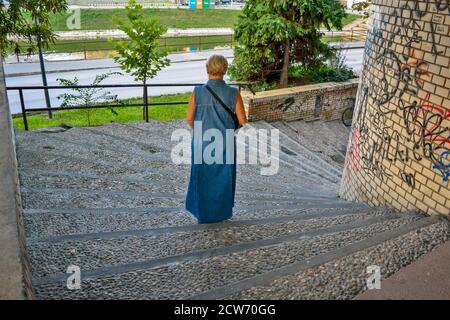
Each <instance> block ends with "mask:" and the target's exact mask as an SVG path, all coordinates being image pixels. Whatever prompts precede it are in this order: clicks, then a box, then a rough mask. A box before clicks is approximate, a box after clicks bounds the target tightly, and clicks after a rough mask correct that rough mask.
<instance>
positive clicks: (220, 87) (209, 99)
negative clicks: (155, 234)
mask: <svg viewBox="0 0 450 320" xmlns="http://www.w3.org/2000/svg"><path fill="white" fill-rule="evenodd" d="M227 69H228V62H227V60H226V59H225V57H223V56H220V55H213V56H211V57H210V58H209V59H208V61H207V62H206V72H207V73H208V79H209V80H208V81H207V82H206V85H208V86H209V88H210V89H212V90H213V91H214V92H215V94H216V95H217V96H218V97H219V98H220V99H221V100H222V101H223V102H224V103H225V105H226V106H227V107H229V108H230V109H231V110H232V111H233V112H235V113H236V115H237V117H238V119H239V123H240V124H241V125H244V124H245V123H246V122H247V118H246V115H245V111H244V104H243V102H242V97H241V95H240V93H239V90H238V89H237V88H234V87H231V86H229V85H227V84H226V83H225V81H224V80H223V77H224V75H225V74H226V72H227ZM187 123H188V125H189V126H190V127H191V128H193V129H194V130H193V135H192V137H193V138H192V158H191V160H192V162H191V177H190V180H189V186H188V191H187V195H186V209H187V210H188V211H189V212H191V213H192V214H193V215H194V216H195V217H196V218H197V221H198V223H212V222H219V221H223V220H226V219H229V218H231V216H232V214H233V213H232V210H233V206H234V193H235V189H236V153H235V150H236V141H235V137H234V132H233V131H232V130H233V129H234V122H233V119H232V117H231V116H230V115H229V114H228V113H227V112H226V110H224V108H223V106H222V105H221V104H220V102H219V101H218V100H217V99H216V98H215V97H214V96H213V95H212V93H211V92H210V91H209V90H208V89H207V87H206V86H205V85H203V86H198V87H195V89H194V92H192V96H191V99H190V101H189V105H188V112H187ZM194 124H195V125H194ZM209 129H213V130H209ZM214 129H215V130H214ZM227 129H228V134H229V133H230V132H231V133H232V143H231V146H230V144H229V143H228V144H227V143H225V141H226V136H227ZM207 130H209V133H211V132H215V133H218V132H220V134H221V136H222V138H223V139H221V140H222V141H223V143H222V146H223V148H216V149H214V150H215V151H214V152H213V153H214V154H213V156H214V159H218V158H221V159H223V161H216V162H213V163H211V161H203V160H206V159H203V158H204V156H205V154H207V152H206V151H210V150H211V147H209V148H208V143H205V142H204V141H203V140H204V138H203V137H206V136H208V132H207V133H206V134H205V132H206V131H207ZM230 130H231V131H230ZM210 138H211V139H210V141H211V142H210V143H213V142H217V141H215V140H216V139H217V138H212V137H210ZM205 140H208V139H205ZM219 145H220V144H219ZM206 148H208V149H207V150H205V149H206ZM218 149H219V150H218ZM222 152H223V154H216V153H222ZM200 153H201V154H200ZM218 156H219V157H218ZM194 159H195V160H194ZM198 159H200V160H201V161H200V162H199V161H198ZM226 159H232V161H225V160H226Z"/></svg>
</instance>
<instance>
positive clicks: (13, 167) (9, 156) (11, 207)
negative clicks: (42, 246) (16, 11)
mask: <svg viewBox="0 0 450 320" xmlns="http://www.w3.org/2000/svg"><path fill="white" fill-rule="evenodd" d="M4 80H5V78H4V72H3V61H2V60H1V59H0V299H25V298H32V297H33V290H32V287H31V273H30V268H29V263H28V258H27V253H26V247H25V234H24V229H23V222H22V210H21V201H20V192H19V183H18V175H17V161H16V153H15V147H14V132H13V130H12V123H11V122H12V121H11V114H10V112H9V107H8V98H7V95H6V88H5V81H4Z"/></svg>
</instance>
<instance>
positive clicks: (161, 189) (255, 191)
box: [20, 171, 337, 199]
mask: <svg viewBox="0 0 450 320" xmlns="http://www.w3.org/2000/svg"><path fill="white" fill-rule="evenodd" d="M20 181H21V186H22V187H25V188H26V187H31V188H49V189H56V188H62V189H89V190H94V191H95V190H100V191H105V190H111V191H138V192H150V193H174V194H180V195H184V194H185V193H186V190H187V179H186V181H185V182H183V183H179V182H176V181H175V182H171V181H161V180H145V179H130V178H119V177H117V178H114V177H109V176H97V175H90V174H82V173H67V172H66V173H58V172H48V171H39V172H36V171H34V172H33V173H28V172H22V173H21V175H20ZM299 194H302V195H303V196H306V195H308V196H309V197H313V198H323V199H332V198H336V197H337V195H336V194H335V193H331V192H328V193H326V192H320V193H319V192H310V191H309V192H308V191H304V192H301V193H300V192H299V190H297V191H296V192H291V191H290V190H286V189H281V188H271V189H268V188H267V186H265V185H262V186H260V185H257V184H251V183H249V182H247V181H242V178H239V179H238V183H237V188H236V195H237V196H238V197H240V196H243V197H249V196H252V197H261V196H263V197H266V198H287V197H291V198H292V197H295V196H298V195H299Z"/></svg>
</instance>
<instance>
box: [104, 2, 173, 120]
mask: <svg viewBox="0 0 450 320" xmlns="http://www.w3.org/2000/svg"><path fill="white" fill-rule="evenodd" d="M125 11H126V16H127V20H123V19H122V18H119V17H113V20H114V22H115V23H116V24H117V28H118V29H119V30H122V31H123V32H124V33H125V34H126V36H127V37H128V39H126V40H121V41H117V40H114V39H110V41H111V42H113V43H114V49H115V50H116V51H117V53H118V55H117V56H116V57H114V60H115V61H116V62H117V63H119V65H120V66H121V68H122V70H124V71H125V72H127V73H129V74H131V75H132V76H134V77H135V80H136V81H139V82H142V83H143V84H144V89H143V97H144V103H145V104H147V101H148V100H147V99H148V98H147V90H146V88H145V85H146V84H147V81H148V80H149V79H151V78H153V77H155V76H156V74H157V73H158V72H159V71H160V70H161V69H163V68H164V67H166V66H168V65H170V60H169V59H168V58H167V52H165V51H164V50H162V49H161V48H159V38H160V37H161V36H162V35H163V34H164V33H165V32H166V31H167V28H166V27H165V26H163V25H161V24H159V23H158V21H159V20H158V19H157V18H147V17H145V14H144V11H143V9H142V6H141V5H139V4H137V3H136V1H134V0H130V1H129V2H128V5H127V6H126V8H125ZM147 116H148V115H145V117H147Z"/></svg>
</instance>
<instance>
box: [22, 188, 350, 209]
mask: <svg viewBox="0 0 450 320" xmlns="http://www.w3.org/2000/svg"><path fill="white" fill-rule="evenodd" d="M21 193H22V202H23V207H24V208H27V209H28V208H42V209H48V208H148V207H154V208H156V207H177V206H183V205H184V201H185V195H184V194H176V193H168V192H165V193H164V192H162V193H156V192H139V191H114V190H89V189H62V188H55V189H51V188H44V189H41V188H30V187H22V188H21ZM320 202H324V203H337V204H339V203H346V201H344V200H340V199H338V198H318V197H317V196H316V195H314V194H311V195H310V194H299V195H298V196H296V197H276V198H275V197H262V196H248V195H247V196H245V197H244V196H240V197H236V204H237V205H257V204H262V203H264V204H265V205H267V206H268V207H276V206H277V205H278V204H280V203H283V204H292V205H295V204H297V205H299V207H300V208H301V207H302V206H308V205H309V206H311V205H314V204H317V203H320Z"/></svg>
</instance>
